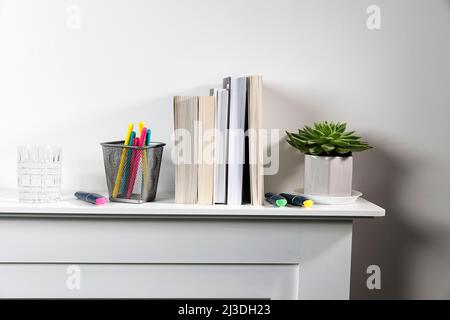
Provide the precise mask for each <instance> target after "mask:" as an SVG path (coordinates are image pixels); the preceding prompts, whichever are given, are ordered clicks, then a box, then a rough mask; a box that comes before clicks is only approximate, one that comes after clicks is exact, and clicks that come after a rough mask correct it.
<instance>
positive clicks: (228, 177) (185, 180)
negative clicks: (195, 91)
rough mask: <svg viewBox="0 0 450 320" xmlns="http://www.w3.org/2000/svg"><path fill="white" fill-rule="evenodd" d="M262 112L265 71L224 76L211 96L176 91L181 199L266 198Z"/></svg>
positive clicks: (177, 171)
mask: <svg viewBox="0 0 450 320" xmlns="http://www.w3.org/2000/svg"><path fill="white" fill-rule="evenodd" d="M261 112H262V77H261V76H250V77H240V78H232V77H228V78H225V79H224V80H223V88H221V89H211V96H206V97H187V96H176V97H174V129H175V131H174V135H175V158H176V159H175V161H176V169H175V202H176V203H184V204H207V205H208V204H229V205H241V204H246V203H250V204H253V205H262V204H263V203H264V174H263V156H262V155H263V146H262V143H261V136H260V129H261Z"/></svg>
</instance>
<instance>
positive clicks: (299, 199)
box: [280, 193, 314, 208]
mask: <svg viewBox="0 0 450 320" xmlns="http://www.w3.org/2000/svg"><path fill="white" fill-rule="evenodd" d="M280 195H281V196H282V197H283V198H285V199H286V200H287V202H288V203H289V204H291V205H293V206H300V207H305V208H309V207H312V206H313V204H314V201H312V200H311V199H308V198H305V197H303V196H298V195H295V194H289V193H280Z"/></svg>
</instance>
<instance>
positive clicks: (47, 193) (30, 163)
mask: <svg viewBox="0 0 450 320" xmlns="http://www.w3.org/2000/svg"><path fill="white" fill-rule="evenodd" d="M17 156H18V157H17V184H18V188H19V201H21V202H29V203H48V202H57V201H59V200H60V199H61V162H62V149H61V148H60V147H53V146H20V147H18V148H17Z"/></svg>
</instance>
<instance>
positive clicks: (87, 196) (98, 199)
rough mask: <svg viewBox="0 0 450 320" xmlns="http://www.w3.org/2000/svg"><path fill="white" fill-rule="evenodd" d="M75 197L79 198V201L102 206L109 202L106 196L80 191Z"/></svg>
mask: <svg viewBox="0 0 450 320" xmlns="http://www.w3.org/2000/svg"><path fill="white" fill-rule="evenodd" d="M75 197H77V199H79V200H82V201H86V202H89V203H92V204H96V205H101V204H105V203H106V202H108V200H107V199H106V198H105V197H104V196H102V195H101V194H97V193H89V192H83V191H78V192H75Z"/></svg>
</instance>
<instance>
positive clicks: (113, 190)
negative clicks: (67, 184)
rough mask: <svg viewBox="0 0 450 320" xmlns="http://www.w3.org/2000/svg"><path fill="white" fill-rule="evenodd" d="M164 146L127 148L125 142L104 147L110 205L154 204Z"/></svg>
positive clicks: (153, 143) (104, 144) (158, 144)
mask: <svg viewBox="0 0 450 320" xmlns="http://www.w3.org/2000/svg"><path fill="white" fill-rule="evenodd" d="M165 145H166V144H165V143H160V142H152V143H151V144H150V146H148V147H132V146H124V141H114V142H105V143H101V146H102V148H103V161H104V163H105V173H106V182H107V184H108V191H109V197H110V200H111V201H116V202H127V203H143V202H150V201H153V200H155V197H156V191H157V188H158V178H159V170H160V168H161V159H162V154H163V149H164V146H165Z"/></svg>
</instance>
